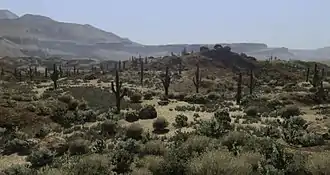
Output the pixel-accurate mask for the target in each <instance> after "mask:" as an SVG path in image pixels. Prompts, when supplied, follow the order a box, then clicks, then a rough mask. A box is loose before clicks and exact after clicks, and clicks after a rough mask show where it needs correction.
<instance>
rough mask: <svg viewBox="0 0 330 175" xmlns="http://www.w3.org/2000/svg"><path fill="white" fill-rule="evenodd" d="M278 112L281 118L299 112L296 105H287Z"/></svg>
mask: <svg viewBox="0 0 330 175" xmlns="http://www.w3.org/2000/svg"><path fill="white" fill-rule="evenodd" d="M280 113H281V116H282V117H283V118H290V117H293V116H298V115H300V114H301V112H300V109H299V107H298V106H296V105H288V106H287V107H285V108H283V109H282V110H281V111H280Z"/></svg>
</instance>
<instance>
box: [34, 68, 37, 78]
mask: <svg viewBox="0 0 330 175" xmlns="http://www.w3.org/2000/svg"><path fill="white" fill-rule="evenodd" d="M34 75H35V76H38V69H37V66H35V67H34Z"/></svg>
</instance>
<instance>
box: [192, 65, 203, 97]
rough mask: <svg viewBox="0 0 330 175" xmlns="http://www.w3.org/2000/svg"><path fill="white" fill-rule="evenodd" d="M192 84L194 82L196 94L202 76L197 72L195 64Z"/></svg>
mask: <svg viewBox="0 0 330 175" xmlns="http://www.w3.org/2000/svg"><path fill="white" fill-rule="evenodd" d="M193 82H194V85H195V88H196V93H199V88H200V86H201V82H202V76H201V73H200V71H199V64H196V72H195V77H193Z"/></svg>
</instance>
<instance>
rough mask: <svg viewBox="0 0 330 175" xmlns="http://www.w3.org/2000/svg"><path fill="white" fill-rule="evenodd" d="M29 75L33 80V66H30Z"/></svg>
mask: <svg viewBox="0 0 330 175" xmlns="http://www.w3.org/2000/svg"><path fill="white" fill-rule="evenodd" d="M29 77H30V81H33V73H32V67H31V66H30V67H29Z"/></svg>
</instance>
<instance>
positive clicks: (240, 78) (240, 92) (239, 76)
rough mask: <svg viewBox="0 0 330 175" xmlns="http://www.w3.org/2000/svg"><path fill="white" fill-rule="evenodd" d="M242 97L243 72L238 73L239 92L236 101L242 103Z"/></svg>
mask: <svg viewBox="0 0 330 175" xmlns="http://www.w3.org/2000/svg"><path fill="white" fill-rule="evenodd" d="M241 99H242V73H241V72H240V73H239V74H238V80H237V93H236V103H237V104H240V103H241Z"/></svg>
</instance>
